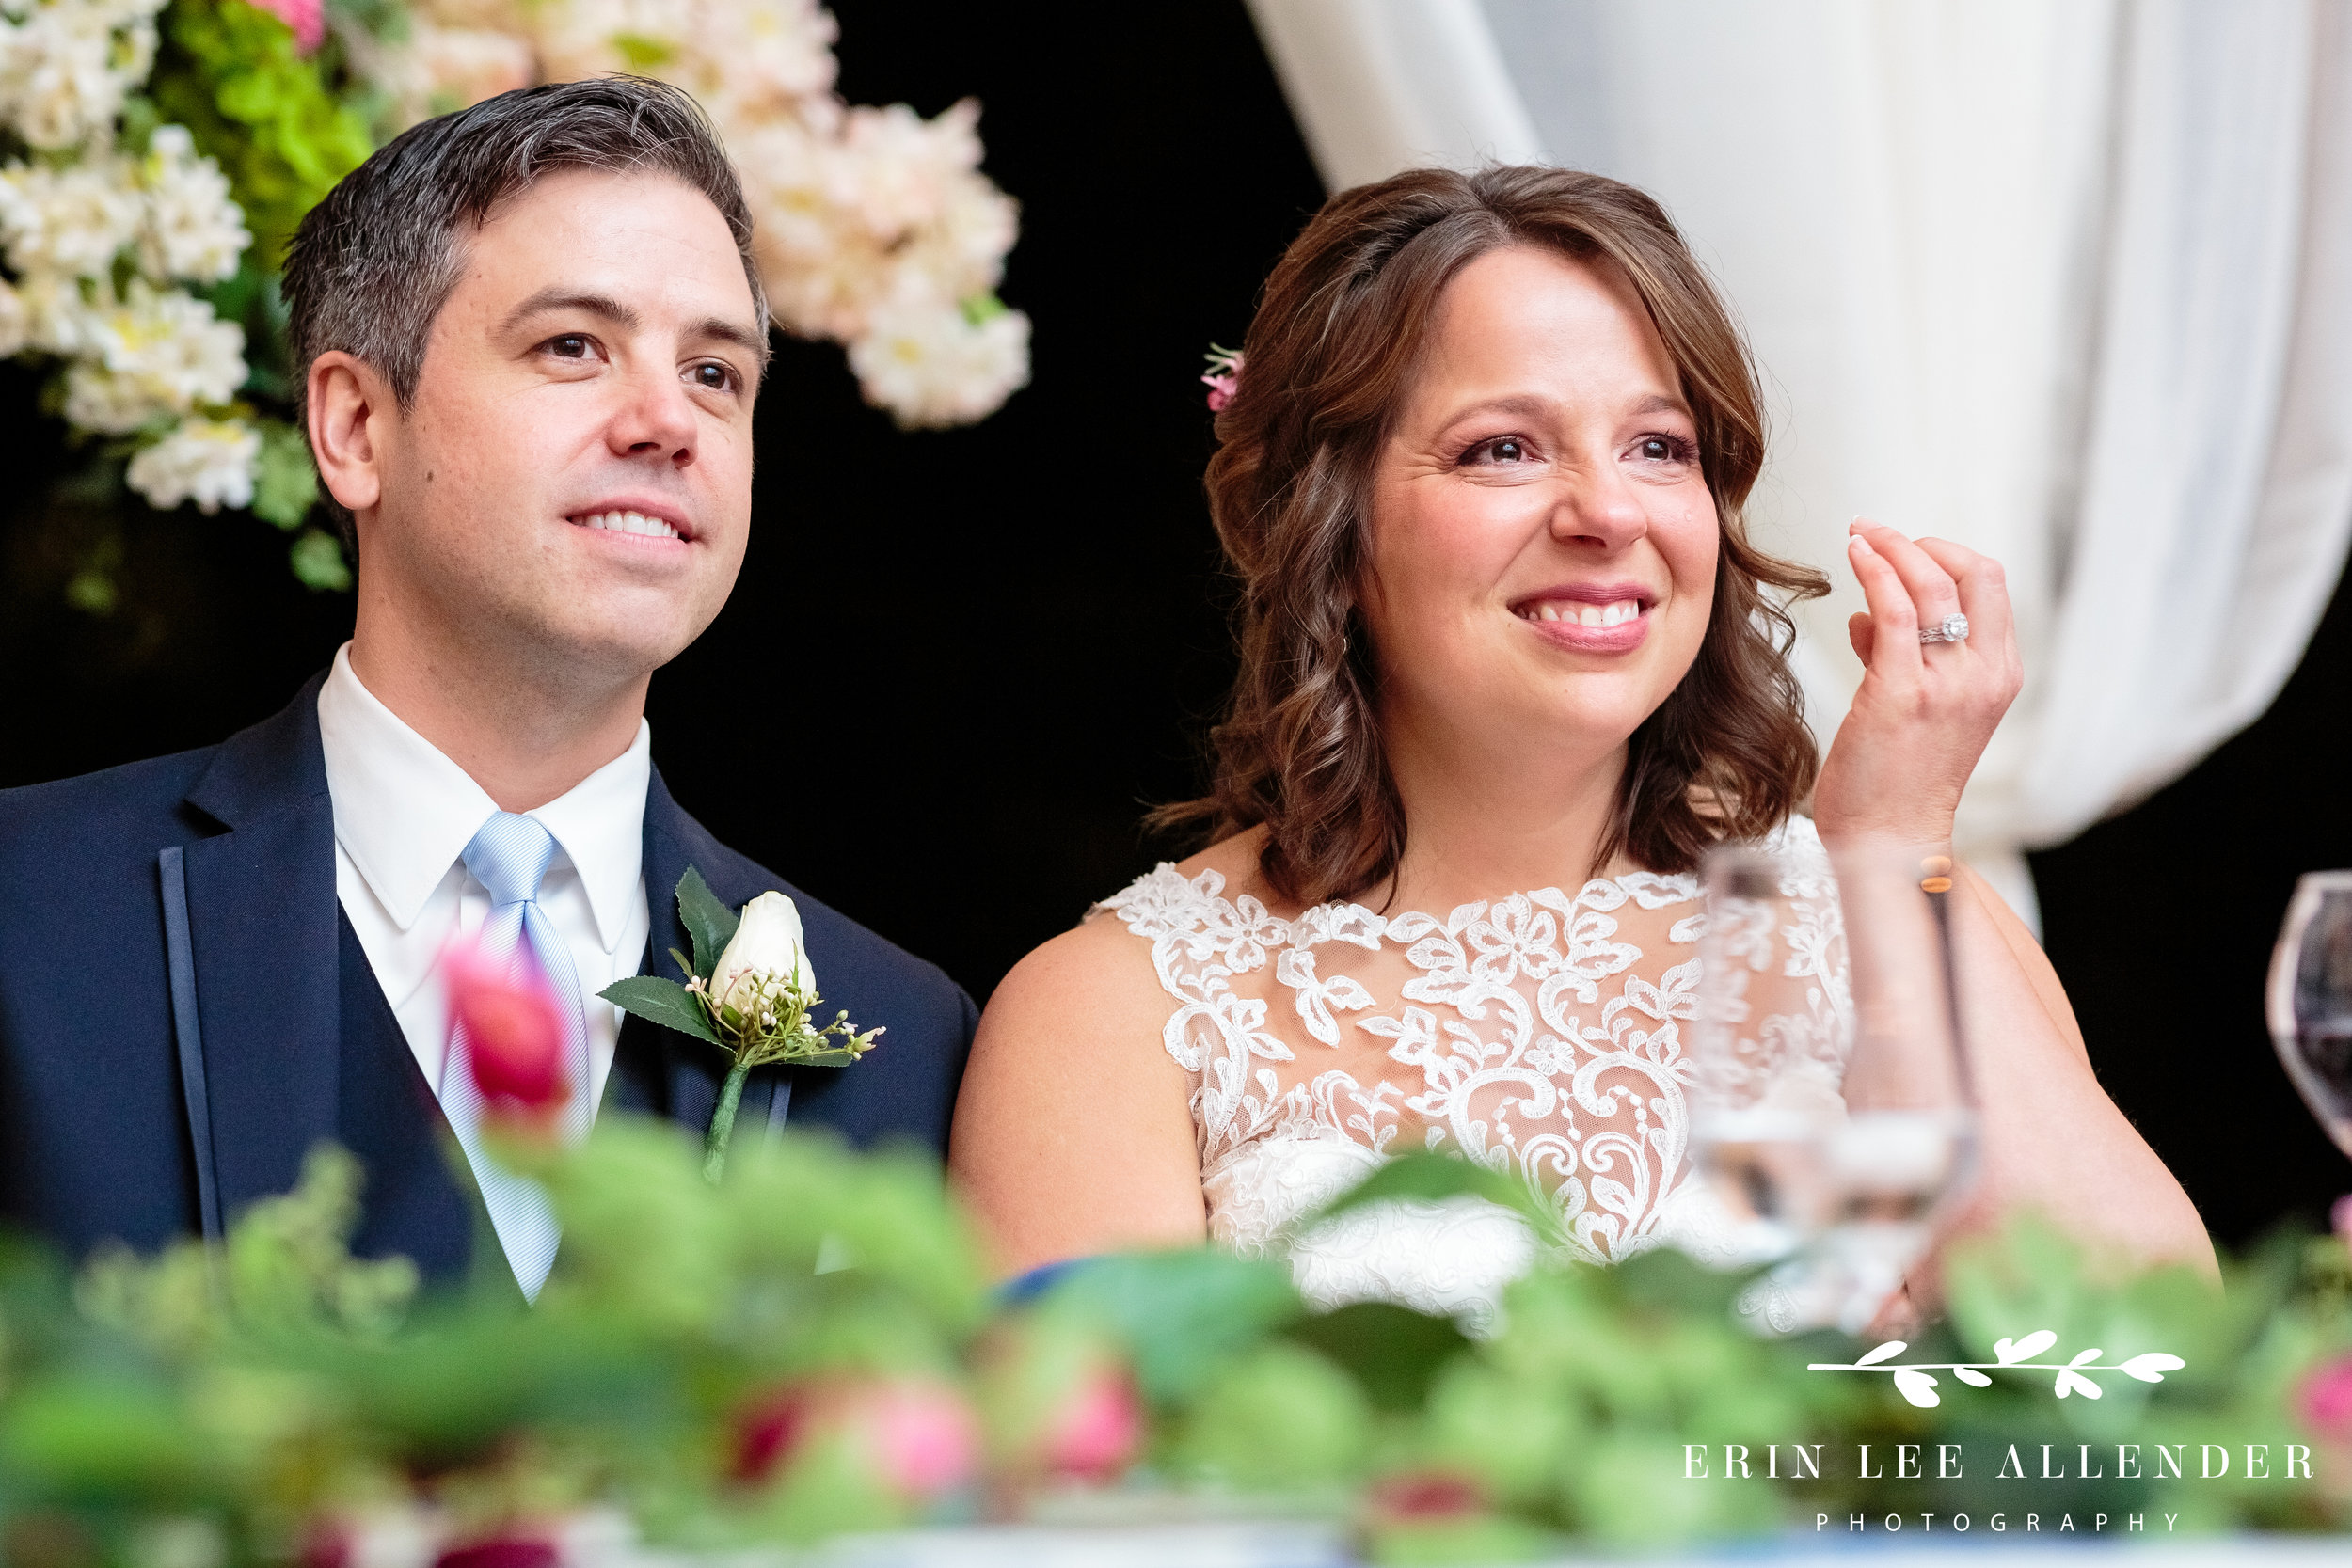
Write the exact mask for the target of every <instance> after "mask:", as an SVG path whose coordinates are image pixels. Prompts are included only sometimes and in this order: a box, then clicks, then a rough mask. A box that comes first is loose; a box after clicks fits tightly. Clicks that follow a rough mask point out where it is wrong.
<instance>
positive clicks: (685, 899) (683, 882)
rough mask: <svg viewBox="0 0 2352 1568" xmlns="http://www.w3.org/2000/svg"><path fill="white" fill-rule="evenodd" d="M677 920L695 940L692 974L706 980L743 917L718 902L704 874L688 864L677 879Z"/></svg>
mask: <svg viewBox="0 0 2352 1568" xmlns="http://www.w3.org/2000/svg"><path fill="white" fill-rule="evenodd" d="M677 917H678V919H679V920H680V921H682V922H684V924H685V926H686V934H687V935H688V936H690V937H691V938H693V939H694V973H695V974H699V975H701V976H702V977H703V978H704V979H706V980H707V979H709V978H710V976H711V974H713V973H714V972H715V971H716V970H717V969H718V967H719V958H720V956H721V955H722V954H723V953H725V952H726V950H727V943H728V942H730V941H731V940H733V938H734V936H735V928H736V927H738V926H739V925H740V924H742V919H743V917H742V916H741V915H739V914H738V913H737V912H736V911H733V910H731V909H728V908H727V907H726V906H725V905H724V904H723V903H721V902H719V895H717V894H715V893H713V892H711V891H710V884H709V883H708V882H706V881H704V880H703V874H702V873H701V872H699V871H697V870H695V869H694V868H693V867H692V866H691V865H690V866H688V867H687V868H686V875H685V876H683V877H680V878H679V879H677Z"/></svg>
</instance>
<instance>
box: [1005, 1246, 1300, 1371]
mask: <svg viewBox="0 0 2352 1568" xmlns="http://www.w3.org/2000/svg"><path fill="white" fill-rule="evenodd" d="M1047 1304H1048V1305H1049V1306H1050V1307H1055V1308H1057V1309H1058V1310H1062V1311H1067V1312H1071V1313H1073V1314H1076V1315H1078V1316H1081V1317H1083V1318H1085V1319H1087V1320H1089V1321H1090V1322H1093V1323H1097V1324H1099V1325H1101V1326H1102V1327H1103V1329H1104V1331H1105V1332H1107V1333H1109V1334H1111V1335H1113V1336H1114V1337H1116V1338H1118V1339H1119V1340H1120V1343H1122V1344H1123V1345H1125V1346H1126V1347H1127V1352H1128V1354H1129V1355H1131V1356H1132V1357H1133V1358H1134V1363H1135V1370H1136V1383H1137V1385H1138V1386H1140V1387H1141V1389H1142V1391H1143V1396H1144V1398H1145V1399H1147V1400H1150V1401H1152V1402H1153V1403H1155V1404H1157V1405H1159V1406H1161V1407H1163V1408H1170V1407H1173V1406H1176V1405H1178V1404H1181V1403H1182V1402H1184V1401H1185V1400H1187V1399H1189V1398H1191V1397H1192V1396H1193V1395H1194V1394H1196V1393H1197V1392H1199V1390H1200V1387H1201V1386H1202V1385H1203V1384H1205V1383H1206V1382H1207V1381H1208V1380H1209V1379H1210V1378H1211V1377H1212V1376H1214V1375H1215V1374H1216V1372H1217V1371H1218V1370H1219V1369H1221V1368H1222V1367H1223V1366H1224V1365H1225V1364H1226V1363H1227V1362H1229V1361H1231V1360H1232V1358H1233V1357H1234V1356H1235V1355H1238V1354H1241V1353H1242V1352H1244V1351H1246V1350H1248V1348H1249V1347H1251V1346H1253V1345H1255V1344H1257V1343H1259V1342H1260V1341H1261V1340H1263V1339H1264V1338H1266V1337H1267V1335H1269V1334H1270V1333H1272V1332H1273V1331H1274V1330H1276V1329H1278V1328H1279V1327H1281V1326H1282V1325H1284V1324H1286V1323H1290V1322H1291V1321H1292V1320H1294V1319H1295V1318H1297V1317H1298V1316H1299V1315H1300V1314H1301V1313H1302V1312H1304V1311H1305V1310H1306V1307H1305V1306H1304V1305H1303V1304H1302V1303H1301V1302H1300V1301H1299V1299H1298V1292H1297V1291H1295V1290H1293V1289H1292V1288H1291V1280H1290V1271H1289V1270H1287V1269H1285V1268H1282V1267H1281V1266H1279V1264H1275V1263H1269V1262H1265V1261H1263V1260H1253V1259H1239V1258H1234V1257H1232V1256H1231V1255H1229V1254H1227V1253H1223V1252H1218V1251H1216V1250H1214V1249H1211V1248H1206V1247H1196V1248H1193V1249H1191V1250H1188V1251H1184V1252H1153V1253H1133V1254H1129V1255H1127V1256H1124V1257H1118V1258H1097V1259H1088V1260H1087V1261H1086V1262H1084V1263H1082V1264H1079V1265H1077V1266H1076V1267H1075V1268H1073V1270H1072V1271H1071V1273H1070V1274H1069V1275H1066V1276H1065V1277H1064V1278H1063V1279H1062V1280H1061V1281H1060V1282H1059V1283H1058V1284H1057V1285H1056V1287H1055V1288H1054V1290H1053V1292H1052V1294H1051V1295H1050V1296H1049V1297H1048V1298H1047Z"/></svg>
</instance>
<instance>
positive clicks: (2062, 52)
mask: <svg viewBox="0 0 2352 1568" xmlns="http://www.w3.org/2000/svg"><path fill="white" fill-rule="evenodd" d="M1251 4H1252V10H1253V12H1254V13H1255V16H1256V19H1257V23H1258V27H1259V31H1260V33H1261V35H1262V36H1263V39H1264V40H1265V42H1266V45H1267V49H1268V53H1269V54H1270V55H1272V57H1273V59H1274V63H1275V66H1276V69H1277V71H1279V74H1280V76H1281V79H1282V82H1283V86H1284V88H1285V90H1286V92H1287V93H1288V95H1289V97H1290V100H1291V103H1292V105H1293V107H1294V109H1295V112H1296V114H1297V117H1298V119H1299V122H1300V125H1301V126H1302V128H1303V130H1304V132H1305V135H1306V138H1307V142H1308V145H1309V148H1310V149H1311V151H1312V152H1313V154H1314V157H1315V159H1316V162H1317V164H1318V166H1320V168H1321V169H1322V171H1323V174H1324V177H1325V179H1326V181H1327V182H1328V183H1329V184H1330V186H1331V187H1332V188H1333V189H1339V188H1342V187H1344V186H1347V185H1351V184H1356V183H1359V182H1363V181H1367V180H1374V179H1378V178H1381V177H1383V176H1385V175H1388V174H1391V173H1393V172H1395V171H1396V170H1398V169H1400V168H1405V167H1407V166H1416V165H1425V164H1441V165H1447V166H1457V167H1474V166H1477V165H1479V164H1481V163H1485V162H1551V163H1557V164H1562V165H1565V166H1573V167H1579V168H1586V169H1592V170H1595V171H1597V172H1600V173H1605V174H1610V175H1613V176H1615V177H1617V178H1619V179H1623V180H1627V181H1629V182H1633V183H1634V184H1637V185H1640V186H1642V187H1643V188H1645V189H1646V190H1648V191H1650V192H1651V193H1652V194H1653V195H1655V196H1657V197H1658V198H1660V199H1661V201H1662V202H1663V203H1664V204H1665V205H1666V207H1667V208H1668V210H1669V211H1670V212H1672V213H1673V214H1674V216H1675V218H1676V220H1677V223H1679V224H1680V225H1681V227H1682V228H1683V230H1684V231H1685V233H1686V234H1687V235H1688V236H1689V237H1690V239H1691V241H1692V245H1693V246H1694V248H1695V249H1696V251H1697V253H1698V254H1699V256H1700V257H1701V259H1702V260H1704V261H1706V262H1707V263H1708V266H1709V267H1710V268H1711V269H1712V270H1713V271H1714V273H1715V274H1716V276H1717V277H1718V278H1719V280H1720V281H1721V282H1722V284H1723V285H1724V291H1725V293H1727V294H1728V296H1729V297H1730V299H1731V301H1732V303H1733V305H1734V308H1735V309H1736V310H1737V311H1738V312H1739V313H1740V316H1741V318H1742V320H1743V322H1744V324H1745V325H1746V328H1747V330H1748V333H1749V336H1750V339H1751V341H1752V342H1753V345H1754V347H1755V350H1756V356H1757V359H1758V360H1759V362H1760V364H1761V366H1762V369H1763V372H1764V379H1765V385H1766V388H1767V393H1768V397H1769V399H1770V403H1771V410H1770V412H1771V418H1772V446H1771V458H1770V461H1769V463H1768V466H1767V467H1766V470H1765V475H1764V478H1763V481H1762V483H1760V484H1759V486H1758V488H1757V492H1756V499H1755V500H1754V502H1753V503H1752V508H1751V523H1752V528H1753V532H1754V536H1755V538H1756V542H1757V543H1758V544H1759V545H1761V546H1764V547H1766V548H1769V549H1774V550H1777V551H1779V552H1781V553H1784V554H1787V555H1790V556H1794V557H1796V558H1798V559H1800V560H1804V561H1806V562H1812V563H1813V564H1815V565H1817V566H1820V567H1822V568H1823V569H1825V570H1827V571H1828V572H1829V573H1830V574H1831V576H1832V577H1833V578H1835V579H1836V581H1837V582H1838V585H1839V586H1838V592H1837V593H1836V594H1835V595H1834V596H1833V597H1832V598H1831V599H1829V600H1827V601H1823V602H1817V603H1815V604H1812V605H1809V606H1806V607H1804V608H1803V609H1801V610H1800V611H1799V615H1800V618H1801V627H1802V642H1801V646H1800V651H1799V660H1800V669H1801V672H1802V673H1803V674H1804V680H1805V685H1806V688H1807V690H1808V693H1809V695H1810V698H1811V705H1812V709H1813V717H1814V721H1815V723H1816V725H1817V726H1818V728H1819V729H1820V733H1821V735H1822V736H1823V738H1824V739H1826V738H1827V737H1828V736H1829V735H1830V734H1832V733H1833V732H1834V731H1835V729H1836V723H1837V721H1838V719H1839V718H1840V717H1841V716H1842V715H1843V713H1844V712H1845V709H1846V705H1847V704H1848V702H1849V701H1850V699H1851V693H1852V690H1853V687H1854V685H1855V683H1856V682H1857V681H1858V680H1859V679H1860V675H1861V669H1860V666H1859V665H1858V664H1857V663H1856V661H1855V660H1854V658H1853V656H1852V654H1851V651H1850V650H1849V649H1848V648H1847V646H1846V637H1845V630H1844V625H1845V619H1846V616H1847V615H1848V614H1849V613H1851V611H1852V610H1857V609H1859V608H1861V597H1860V594H1859V591H1858V590H1857V589H1856V588H1855V587H1854V585H1853V582H1852V579H1851V573H1850V572H1848V571H1847V570H1846V567H1845V560H1844V547H1843V546H1844V537H1845V531H1846V524H1847V522H1848V520H1849V519H1850V518H1851V517H1853V516H1854V515H1867V516H1871V517H1874V518H1876V519H1878V520H1879V521H1882V522H1885V523H1889V524H1892V525H1893V526H1895V527H1898V528H1899V529H1901V530H1903V531H1905V532H1908V533H1913V534H1923V533H1931V534H1936V535H1940V536H1942V537H1945V538H1948V539H1955V540H1959V541H1961V542H1962V543H1963V544H1966V545H1969V546H1972V547H1975V548H1978V549H1981V550H1985V551H1987V552H1989V553H1991V554H1994V555H1995V556H1997V557H1999V558H2000V560H2001V561H2002V562H2003V563H2004V564H2005V565H2006V567H2007V568H2008V573H2009V581H2010V592H2011V594H2013V596H2014V597H2015V599H2016V602H2017V610H2018V621H2019V632H2020V637H2021V640H2022V641H2023V644H2024V649H2025V657H2026V672H2027V673H2026V690H2025V693H2024V695H2023V696H2021V698H2020V699H2019V701H2018V703H2017V705H2016V706H2015V707H2014V709H2012V711H2011V713H2010V717H2009V719H2008V721H2006V722H2005V723H2004V724H2003V725H2002V728H2001V731H2000V734H1999V735H1998V736H1996V737H1995V739H1994V744H1993V746H1992V747H1991V749H1990V750H1989V751H1988V752H1987V754H1986V756H1985V758H1984V761H1983V763H1982V764H1981V765H1980V766H1979V768H1978V771H1977V775H1976V777H1975V779H1974V781H1973V782H1972V784H1970V787H1969V792H1968V798H1967V800H1966V801H1965V803H1964V804H1963V809H1962V814H1961V822H1960V828H1959V834H1960V839H1961V845H1962V849H1963V853H1965V854H1966V855H1968V856H1969V858H1970V859H1971V860H1972V861H1973V862H1974V863H1976V864H1978V865H1979V867H1980V868H1981V869H1983V870H1984V871H1985V872H1986V873H1987V874H1988V875H1989V876H1991V877H1992V878H1993V879H1994V880H1995V882H1996V884H1997V885H1999V886H2000V887H2001V889H2002V891H2003V892H2004V894H2005V895H2008V896H2009V897H2010V900H2011V902H2012V903H2014V904H2016V905H2017V906H2018V907H2019V908H2020V909H2021V911H2024V912H2026V914H2027V915H2028V917H2029V918H2030V917H2031V915H2032V913H2033V895H2032V884H2031V881H2030V879H2029V878H2028V877H2027V875H2026V868H2025V863H2024V860H2023V851H2024V850H2025V849H2027V848H2034V847H2042V846H2047V845H2053V844H2057V843H2060V842H2062V841H2064V840H2065V839H2068V838H2071V837H2073V836H2074V834H2075V833H2078V832H2081V831H2082V830H2083V829H2084V828H2086V827H2088V826H2090V824H2091V823H2093V822H2095V821H2097V820H2098V819H2099V818H2101V817H2102V816H2106V815H2109V814H2110V813H2113V812H2116V811H2119V810H2122V809H2123V808H2124V807H2127V806H2129V805H2131V804H2133V803H2134V802H2135V801H2137V800H2139V799H2141V798H2143V797H2144V796H2146V795H2147V794H2148V793H2150V792H2151V791H2153V790H2154V789H2156V788H2159V787H2161V786H2162V785H2163V784H2166V783H2168V782H2169V781H2170V780H2172V779H2173V778H2175V777H2177V776H2179V775H2180V774H2181V773H2182V772H2184V771H2185V770H2186V769H2187V768H2190V767H2191V766H2193V765H2194V764H2195V763H2196V762H2197V761H2198V760H2199V759H2200V758H2201V757H2202V756H2204V755H2205V754H2206V753H2207V752H2210V751H2211V750H2212V749H2213V748H2214V747H2215V746H2217V745H2218V744H2219V743H2220V742H2221V741H2222V740H2224V739H2226V738H2228V737H2229V736H2231V735H2232V734H2233V733H2234V732H2235V731H2237V730H2238V729H2240V728H2242V727H2244V726H2245V725H2246V724H2247V723H2249V722H2250V721H2252V720H2253V719H2255V718H2256V717H2258V716H2259V715H2260V714H2261V713H2262V711H2263V710H2264V708H2265V707H2266V706H2268V705H2269V704H2270V701H2271V699H2272V698H2273V697H2275V696H2276V695H2277V694H2278V691H2279V688H2280V685H2281V684H2283V682H2284V681H2285V679H2286V677H2287V675H2288V674H2289V673H2291V672H2292V671H2293V669H2294V667H2295V665H2296V661H2297V660H2298V659H2299V658H2300V657H2301V655H2302V652H2303V649H2304V646H2305V645H2306V643H2307V642H2308V641H2310V638H2311V634H2312V628H2313V627H2314V626H2316V625H2317V623H2318V619H2319V616H2320V614H2321V612H2322V611H2323V610H2325V608H2326V606H2327V603H2328V597H2329V594H2330V593H2331V591H2332V590H2333V588H2334V585H2335V582H2336V579H2337V578H2338V576H2339V575H2340V574H2341V572H2342V570H2343V567H2344V551H2345V543H2346V539H2347V534H2352V13H2347V10H2346V9H2345V8H2344V6H2343V5H2341V4H2340V3H2338V0H1776V3H1774V4H1771V5H1765V4H1759V3H1757V0H1677V4H1675V5H1672V6H1659V5H1655V4H1645V3H1643V0H1251ZM2249 809H2259V802H2249ZM2216 830H2217V832H2219V831H2226V825H2224V824H2216Z"/></svg>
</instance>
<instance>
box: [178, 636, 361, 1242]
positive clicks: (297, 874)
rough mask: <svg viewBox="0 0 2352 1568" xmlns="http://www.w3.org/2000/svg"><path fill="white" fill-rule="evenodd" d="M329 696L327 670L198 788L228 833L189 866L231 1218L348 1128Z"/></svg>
mask: <svg viewBox="0 0 2352 1568" xmlns="http://www.w3.org/2000/svg"><path fill="white" fill-rule="evenodd" d="M318 691H319V679H317V678H314V679H312V680H311V682H310V684H309V685H308V686H306V687H304V688H303V689H302V692H301V694H300V695H299V696H297V697H296V698H295V699H294V703H293V705H291V706H289V707H287V708H286V709H285V710H284V711H283V712H281V713H279V714H278V715H277V716H276V717H275V718H272V719H269V720H266V721H263V722H262V723H260V724H257V725H255V726H254V727H253V728H252V729H249V730H246V731H244V732H243V733H241V734H239V735H237V736H232V737H231V738H230V740H228V741H227V742H226V743H224V744H223V745H222V747H221V749H220V751H219V752H218V754H217V755H215V758H214V760H213V764H212V766H211V767H210V768H207V769H206V770H205V772H204V774H203V776H202V777H201V778H200V779H199V780H198V781H197V784H196V787H195V788H194V789H192V790H190V791H189V793H188V803H189V804H190V805H192V806H194V807H195V808H196V809H198V810H199V811H200V812H202V813H204V814H205V815H206V816H210V817H212V818H213V819H214V820H215V821H216V822H218V823H220V824H221V825H222V826H223V827H224V828H226V829H227V830H228V832H223V833H220V834H217V835H215V836H214V837H211V838H203V839H199V840H197V841H196V842H195V843H193V844H190V845H189V846H188V847H187V851H186V877H187V898H188V920H189V937H190V943H191V947H192V951H193V958H194V967H195V974H196V999H197V1014H198V1017H199V1019H201V1021H202V1065H203V1072H204V1078H205V1090H206V1095H207V1097H208V1099H209V1101H210V1110H211V1117H210V1120H211V1132H212V1144H213V1147H212V1149H211V1151H210V1153H211V1158H212V1162H213V1169H214V1173H215V1180H216V1181H217V1183H218V1191H219V1203H220V1209H221V1212H222V1213H223V1215H224V1216H225V1217H228V1218H230V1219H233V1218H234V1217H235V1215H236V1213H237V1212H238V1211H239V1210H240V1209H242V1208H244V1207H245V1206H246V1205H247V1204H249V1203H251V1202H252V1201H253V1200H254V1199H255V1198H258V1197H263V1196H268V1195H270V1194H273V1193H280V1192H284V1191H285V1190H287V1189H288V1188H290V1187H292V1186H293V1185H294V1181H295V1180H296V1179H297V1178H298V1177H299V1175H300V1174H301V1167H302V1157H303V1155H304V1154H305V1153H306V1152H307V1151H308V1150H309V1149H310V1146H311V1145H312V1144H313V1143H315V1142H317V1141H319V1140H320V1139H322V1138H331V1137H333V1136H334V1135H335V1130H336V1095H337V1089H338V1078H339V1071H338V1065H337V1057H338V1052H339V1045H338V1040H339V1035H340V1026H339V1017H338V1006H339V1001H340V989H339V959H340V953H339V950H338V944H337V942H336V924H335V922H336V903H335V815H334V808H333V806H332V804H331V803H330V801H329V800H328V799H327V793H326V757H325V754H324V752H322V751H321V749H320V746H319V724H318ZM205 1153H206V1151H205V1150H202V1149H199V1150H198V1151H197V1156H198V1158H199V1159H202V1158H204V1157H205Z"/></svg>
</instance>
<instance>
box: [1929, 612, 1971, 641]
mask: <svg viewBox="0 0 2352 1568" xmlns="http://www.w3.org/2000/svg"><path fill="white" fill-rule="evenodd" d="M1919 641H1922V642H1965V641H1968V617H1967V616H1965V615H1947V616H1945V617H1944V619H1942V620H1941V621H1938V622H1937V623H1936V624H1935V625H1934V626H1922V627H1920V628H1919Z"/></svg>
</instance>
